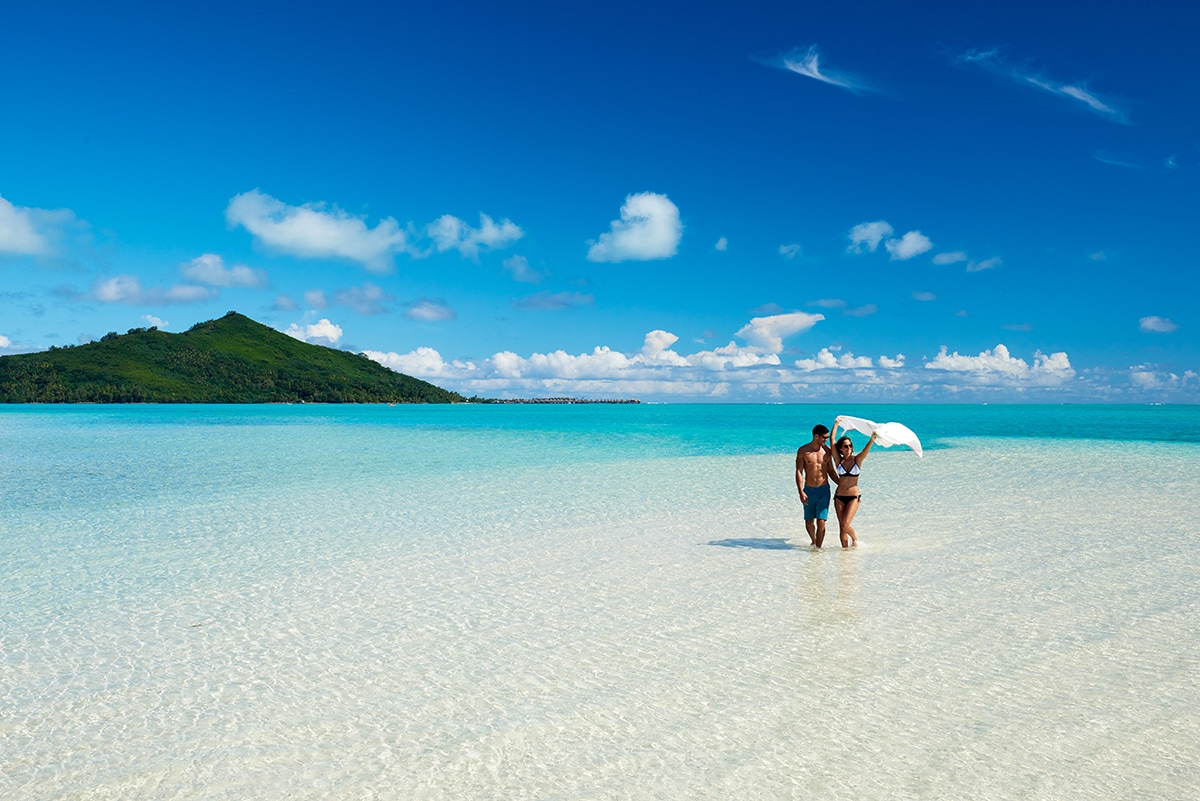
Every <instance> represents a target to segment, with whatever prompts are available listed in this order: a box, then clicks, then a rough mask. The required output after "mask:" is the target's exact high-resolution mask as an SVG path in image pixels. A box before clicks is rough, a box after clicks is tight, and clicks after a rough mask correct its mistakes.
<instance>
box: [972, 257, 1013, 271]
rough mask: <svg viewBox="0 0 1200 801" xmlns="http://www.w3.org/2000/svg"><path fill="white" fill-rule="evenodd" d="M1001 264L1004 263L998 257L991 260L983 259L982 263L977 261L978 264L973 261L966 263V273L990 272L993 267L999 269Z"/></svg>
mask: <svg viewBox="0 0 1200 801" xmlns="http://www.w3.org/2000/svg"><path fill="white" fill-rule="evenodd" d="M1003 263H1004V262H1003V261H1001V260H1000V257H999V256H993V257H992V258H990V259H984V260H983V261H979V262H975V261H973V262H970V263H968V264H967V272H969V273H978V272H982V271H983V270H990V269H992V268H993V267H999V266H1000V265H1001V264H1003Z"/></svg>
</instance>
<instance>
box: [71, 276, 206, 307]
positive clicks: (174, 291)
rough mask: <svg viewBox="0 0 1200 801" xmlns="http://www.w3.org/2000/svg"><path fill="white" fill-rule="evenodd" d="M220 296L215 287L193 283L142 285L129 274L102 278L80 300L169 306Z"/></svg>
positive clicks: (200, 301)
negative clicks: (163, 285) (166, 285)
mask: <svg viewBox="0 0 1200 801" xmlns="http://www.w3.org/2000/svg"><path fill="white" fill-rule="evenodd" d="M216 296H217V290H216V289H213V288H212V287H206V286H196V285H194V284H175V285H173V286H169V287H165V288H163V287H143V286H142V282H141V281H140V280H139V279H138V277H137V276H136V275H129V274H128V273H126V274H122V275H116V276H113V277H112V278H101V279H98V280H97V281H96V282H95V283H94V284H92V291H91V294H90V296H83V297H79V298H78V299H79V300H85V299H86V300H94V301H97V302H99V303H119V304H122V305H124V306H169V305H175V304H186V303H203V302H204V301H206V300H212V299H213V298H215V297H216Z"/></svg>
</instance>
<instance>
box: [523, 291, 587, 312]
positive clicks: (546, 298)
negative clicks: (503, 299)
mask: <svg viewBox="0 0 1200 801" xmlns="http://www.w3.org/2000/svg"><path fill="white" fill-rule="evenodd" d="M595 302H596V299H595V297H593V296H592V295H588V294H585V293H583V292H538V293H537V294H534V295H530V296H529V297H527V298H521V299H520V300H517V301H513V304H512V305H513V308H514V309H542V310H550V311H559V310H562V309H573V308H576V307H579V306H591V305H592V304H593V303H595Z"/></svg>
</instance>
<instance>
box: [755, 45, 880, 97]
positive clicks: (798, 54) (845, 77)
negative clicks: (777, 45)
mask: <svg viewBox="0 0 1200 801" xmlns="http://www.w3.org/2000/svg"><path fill="white" fill-rule="evenodd" d="M778 66H779V67H781V68H783V69H785V70H789V71H791V72H794V73H796V74H797V75H803V76H804V77H805V78H812V79H813V80H814V81H820V82H821V83H826V84H829V85H830V86H836V87H838V88H840V89H846V90H848V91H851V92H856V93H857V92H869V91H871V87H870V86H868V85H867V84H866V83H865V82H863V81H862V80H860V79H859V78H856V77H855V76H853V75H850V74H849V73H846V72H841V71H834V70H830V69H822V68H821V54H820V53H818V52H817V46H816V45H812V46H811V47H808V48H807V49H796V50H793V51H791V52H790V53H787V54H786V55H784V56H782V57H781V58H780V59H779V62H778Z"/></svg>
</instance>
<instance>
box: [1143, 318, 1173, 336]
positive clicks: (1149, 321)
mask: <svg viewBox="0 0 1200 801" xmlns="http://www.w3.org/2000/svg"><path fill="white" fill-rule="evenodd" d="M1138 328H1140V329H1141V330H1142V331H1146V332H1153V333H1157V334H1169V333H1171V332H1172V331H1175V330H1177V329H1178V328H1179V326H1178V325H1176V324H1175V323H1174V322H1172V321H1171V320H1168V319H1167V318H1166V317H1158V316H1157V315H1150V316H1149V317H1143V318H1142V319H1140V320H1138Z"/></svg>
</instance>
